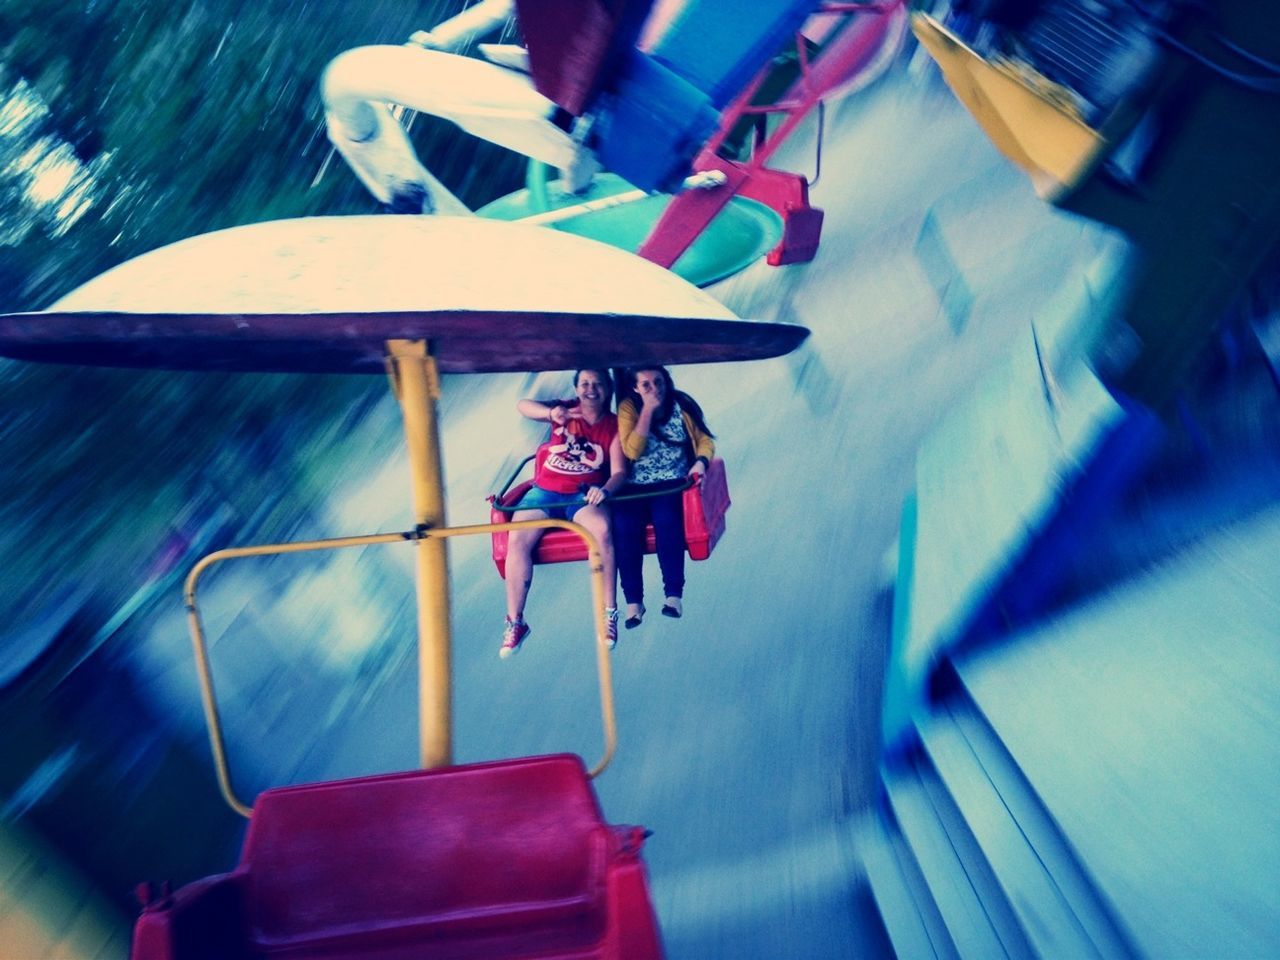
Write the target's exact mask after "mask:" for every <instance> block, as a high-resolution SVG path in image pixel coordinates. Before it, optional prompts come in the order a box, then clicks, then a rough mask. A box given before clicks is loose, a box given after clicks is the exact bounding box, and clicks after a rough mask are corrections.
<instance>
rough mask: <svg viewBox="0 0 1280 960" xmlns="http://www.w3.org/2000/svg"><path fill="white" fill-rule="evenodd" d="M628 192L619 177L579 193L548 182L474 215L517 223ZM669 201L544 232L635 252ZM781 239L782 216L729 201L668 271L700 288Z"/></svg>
mask: <svg viewBox="0 0 1280 960" xmlns="http://www.w3.org/2000/svg"><path fill="white" fill-rule="evenodd" d="M633 189H634V187H632V186H631V184H629V183H627V181H625V180H623V179H622V178H621V177H619V176H616V175H615V174H608V173H606V174H601V175H600V176H598V177H596V178H595V180H594V181H593V182H592V183H591V185H590V186H589V187H588V188H587V189H586V190H585V191H584V192H583V193H580V194H569V193H566V192H565V191H563V190H561V189H560V181H558V180H553V181H551V182H549V183H547V184H546V189H545V191H543V190H541V189H538V188H537V187H535V188H534V189H533V190H532V191H530V190H528V189H526V190H517V191H516V192H514V193H509V194H507V195H506V196H505V197H499V198H498V199H497V200H494V201H493V202H492V203H489V204H486V205H485V206H483V207H481V208H480V209H479V210H477V211H476V214H477V215H478V216H481V217H487V218H489V219H492V220H519V219H521V218H523V217H529V216H534V215H536V214H539V213H545V212H548V211H551V210H560V209H563V208H564V207H571V206H574V205H575V204H580V203H586V202H588V201H591V200H601V199H604V198H606V197H612V196H615V195H616V194H620V193H625V192H627V191H629V190H633ZM544 200H545V204H544ZM670 202H671V196H670V195H669V194H652V195H650V196H648V197H645V198H644V199H642V200H636V201H634V202H632V203H625V204H622V205H620V206H616V207H609V208H607V209H604V210H593V211H590V212H588V213H584V214H582V215H581V216H577V217H573V218H572V219H568V220H562V221H559V222H557V223H552V224H547V227H548V229H555V230H562V231H564V232H566V233H575V234H578V235H579V236H583V237H589V238H590V239H592V240H599V241H601V242H602V243H607V244H609V245H610V246H613V247H618V248H620V249H622V250H628V251H631V252H632V253H634V252H635V251H636V250H638V249H639V248H640V244H641V243H643V242H644V240H645V238H646V237H648V236H649V233H650V231H652V230H653V226H654V224H655V223H657V222H658V218H659V217H660V216H661V215H662V212H663V211H664V210H666V208H667V204H668V203H670ZM781 239H782V218H781V217H779V216H778V215H777V214H776V213H774V211H773V210H771V209H769V208H768V207H766V206H765V205H764V204H762V203H758V202H757V201H755V200H749V199H747V198H746V197H734V198H733V199H732V200H731V201H729V204H728V205H727V206H726V207H725V208H724V210H723V211H721V213H720V215H719V216H717V217H716V218H715V219H714V220H712V221H711V224H710V225H709V226H708V227H707V229H706V230H704V231H703V232H702V234H701V236H699V237H698V239H697V240H695V241H694V242H693V245H692V246H690V247H689V249H688V250H686V251H685V252H684V254H683V255H682V256H681V257H680V259H679V260H677V261H676V263H675V266H674V267H672V271H673V272H674V273H675V274H677V275H678V276H680V277H682V278H683V279H685V280H688V281H689V282H690V283H693V284H697V285H698V286H700V287H704V286H706V285H708V284H711V283H715V282H716V281H717V280H723V279H724V278H725V277H728V276H732V275H733V274H735V273H737V272H738V271H739V270H742V269H743V268H745V267H747V266H748V265H750V264H751V263H752V262H753V261H755V260H757V259H759V258H760V257H762V256H764V255H765V253H767V252H768V251H769V250H771V249H773V247H775V246H777V244H778V242H779V241H780V240H781Z"/></svg>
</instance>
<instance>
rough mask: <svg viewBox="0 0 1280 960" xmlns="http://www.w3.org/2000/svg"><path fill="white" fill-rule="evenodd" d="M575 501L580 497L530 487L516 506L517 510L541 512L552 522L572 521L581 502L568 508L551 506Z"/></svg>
mask: <svg viewBox="0 0 1280 960" xmlns="http://www.w3.org/2000/svg"><path fill="white" fill-rule="evenodd" d="M574 499H577V500H579V501H581V497H577V496H575V495H574V494H572V493H556V492H554V491H552V490H543V489H542V488H541V487H536V486H535V487H530V488H529V489H528V490H527V491H526V492H525V495H524V496H523V497H521V498H520V502H519V503H517V504H516V509H517V510H541V511H542V512H543V513H545V514H546V515H547V516H548V517H550V518H551V519H552V520H572V519H573V515H574V514H575V513H577V512H578V511H579V510H581V509H582V507H583V504H582V503H581V502H578V503H571V504H569V506H567V507H566V506H553V504H563V503H565V502H567V501H570V500H574Z"/></svg>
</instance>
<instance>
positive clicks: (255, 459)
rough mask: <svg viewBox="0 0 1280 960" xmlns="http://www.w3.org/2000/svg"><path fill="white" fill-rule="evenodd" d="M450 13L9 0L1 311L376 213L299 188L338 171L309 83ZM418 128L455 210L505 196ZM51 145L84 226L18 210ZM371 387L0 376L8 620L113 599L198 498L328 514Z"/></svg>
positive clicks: (434, 135)
mask: <svg viewBox="0 0 1280 960" xmlns="http://www.w3.org/2000/svg"><path fill="white" fill-rule="evenodd" d="M461 6H462V3H461V2H459V0H433V2H430V3H424V4H404V3H391V2H387V0H370V2H366V3H359V4H356V3H314V2H306V0H266V2H257V3H241V2H233V0H203V2H193V3H187V4H162V3H141V4H139V3H127V2H122V0H87V2H85V3H78V4H65V3H59V2H54V0H44V2H33V0H0V106H2V105H3V104H4V103H5V102H6V100H7V101H8V102H10V103H11V104H18V105H19V106H22V107H23V109H22V110H19V111H17V112H16V113H15V114H14V116H18V115H20V121H15V122H14V123H11V124H10V125H9V129H6V128H5V126H4V124H3V123H0V309H5V310H33V309H39V308H41V307H43V306H46V305H47V304H49V303H50V302H52V301H53V300H55V299H56V298H57V297H59V296H61V295H62V294H64V293H66V292H67V291H69V290H71V289H73V288H74V287H76V286H78V285H79V284H81V283H83V282H84V281H85V280H87V279H89V278H90V277H92V276H95V275H97V274H99V273H101V272H102V271H104V270H106V269H108V268H110V267H112V266H114V265H115V264H117V263H120V262H122V261H123V260H126V259H129V258H131V257H133V256H136V255H138V254H140V253H143V252H145V251H146V250H150V249H153V248H155V247H158V246H162V245H164V244H167V243H171V242H174V241H176V240H179V239H182V238H185V237H188V236H191V235H194V234H199V233H205V232H208V231H211V230H217V229H221V228H225V227H228V226H234V225H238V224H244V223H252V222H259V221H263V220H271V219H279V218H285V217H298V216H308V215H316V214H324V215H331V214H342V213H370V212H374V211H375V210H376V205H375V203H374V202H373V201H372V200H371V199H370V198H369V197H368V195H367V194H366V193H365V192H364V190H363V188H362V187H360V185H359V184H358V183H357V181H356V179H355V178H354V177H353V176H352V175H351V174H350V173H349V171H348V170H347V169H346V167H345V165H344V164H343V163H342V161H341V159H340V158H336V159H335V160H334V162H332V163H331V164H330V165H329V168H328V170H327V173H326V175H325V176H324V177H323V178H321V179H320V180H319V182H318V183H317V184H315V185H314V186H313V180H315V178H316V173H317V171H318V170H319V169H320V168H321V165H322V164H323V163H324V162H325V158H326V156H327V155H328V154H329V144H328V140H327V138H326V136H325V133H324V129H323V117H322V110H321V105H320V102H319V97H318V92H317V86H318V80H319V77H320V74H321V71H322V70H323V68H324V65H325V64H326V63H327V62H328V61H329V60H330V59H332V58H333V57H334V56H335V55H337V54H338V53H340V52H341V51H343V50H345V49H348V48H350V47H353V46H357V45H360V44H366V43H399V42H402V41H403V40H404V39H405V38H406V37H407V36H408V35H409V34H410V33H411V32H412V31H413V30H415V29H420V28H425V27H429V26H431V25H432V24H434V23H436V22H438V21H439V20H440V19H442V18H444V17H446V16H448V15H450V14H451V13H453V12H454V11H455V10H456V9H457V8H458V7H461ZM19 90H26V91H28V92H27V93H26V94H22V95H21V96H19V95H18V94H17V93H15V91H19ZM31 104H36V105H37V106H39V107H40V109H29V107H30V106H31ZM420 127H421V129H422V130H423V131H425V136H424V137H422V140H423V142H421V143H419V145H418V146H419V150H420V152H421V154H422V156H423V159H424V161H425V162H426V163H427V165H428V166H429V167H431V169H432V170H433V171H434V172H435V173H436V174H437V175H438V176H439V177H440V178H441V179H442V180H443V181H444V182H445V183H446V184H447V185H449V186H450V187H451V188H455V189H457V190H458V192H459V193H460V195H461V196H462V198H463V199H464V200H465V201H467V202H468V203H470V204H472V205H478V204H479V203H481V202H484V201H485V200H487V199H490V198H491V197H492V196H494V195H497V194H499V193H502V192H506V191H507V190H510V189H514V188H515V187H516V186H517V185H518V183H519V181H520V177H521V175H522V171H523V161H522V159H521V158H516V157H514V156H513V155H511V154H508V153H506V152H505V151H502V150H499V149H498V148H495V147H491V146H489V145H486V144H481V143H480V142H478V141H476V140H474V139H473V138H470V137H468V136H466V135H465V134H462V133H461V132H459V131H457V130H456V129H454V128H452V127H446V126H442V125H429V124H421V125H420ZM65 145H70V147H71V148H72V149H74V151H75V155H76V157H78V159H79V161H80V163H81V164H82V165H83V167H84V171H85V172H84V173H83V176H84V177H85V178H87V179H86V182H87V183H88V184H89V187H88V191H89V197H90V199H91V203H90V205H89V206H88V209H87V211H85V212H84V213H83V215H81V216H80V217H79V218H78V219H74V221H71V220H69V219H67V218H59V217H58V216H57V215H56V210H55V208H54V207H53V206H52V205H49V204H46V205H44V206H41V205H39V204H34V203H32V201H31V199H30V197H29V196H28V194H27V193H26V192H25V191H27V189H28V187H29V185H30V181H31V178H30V176H29V175H27V174H24V173H23V172H22V171H23V169H24V166H23V165H24V164H28V165H29V161H30V160H31V157H32V156H33V155H34V154H32V153H31V151H33V150H34V151H36V152H37V153H39V152H41V151H43V152H44V153H49V152H50V151H53V150H58V149H61V150H64V151H65ZM6 237H8V238H9V240H11V241H12V242H6V240H5V239H4V238H6ZM385 392H386V386H385V383H383V382H382V381H381V380H380V379H378V378H355V377H347V378H343V377H332V378H325V379H322V380H319V381H317V380H316V379H314V378H312V379H311V380H308V381H305V382H304V380H303V379H302V378H296V377H262V376H256V377H255V376H230V375H228V376H195V375H176V376H175V375H169V374H159V373H156V374H145V373H144V374H138V373H136V372H135V373H130V372H124V371H111V370H87V369H80V370H67V369H61V368H56V367H40V366H33V365H24V364H17V363H11V362H7V361H0V410H4V411H5V416H4V418H3V419H0V547H2V548H4V549H5V555H6V557H7V558H8V559H7V563H6V572H5V574H4V578H3V580H0V584H2V585H3V586H4V588H5V589H4V590H3V591H0V596H3V597H4V600H2V601H0V618H3V619H2V620H0V622H6V623H11V622H14V618H19V619H20V618H21V617H22V615H23V612H24V611H26V612H27V614H28V615H30V612H31V611H33V610H35V609H38V608H39V601H40V599H41V597H43V596H46V595H47V594H48V593H49V590H50V578H59V577H71V578H76V579H81V580H92V582H98V578H99V577H105V581H104V582H105V583H106V584H107V587H106V588H107V589H108V590H109V591H110V592H112V593H113V594H116V595H127V593H128V592H129V590H130V589H131V584H132V583H134V582H136V578H137V574H138V571H139V569H140V567H141V566H143V565H144V564H145V560H146V556H147V554H148V553H149V552H151V551H153V550H154V548H155V545H156V543H157V542H158V541H159V540H160V539H162V538H163V536H164V534H165V532H166V530H168V529H169V527H170V525H171V522H172V519H171V518H172V517H173V516H174V514H175V513H177V512H179V511H181V510H182V509H183V508H184V506H185V505H187V504H189V503H191V502H193V500H194V501H199V502H202V503H208V502H210V501H217V502H219V503H221V504H225V505H228V506H229V507H230V508H231V509H232V511H233V512H234V513H235V514H236V515H237V516H240V517H247V516H249V515H251V514H255V515H257V516H258V519H259V521H261V519H262V518H261V511H260V510H257V509H256V508H257V507H258V506H260V505H261V504H262V503H264V502H270V501H271V499H272V498H273V497H276V496H278V495H279V493H280V491H281V490H282V489H284V490H288V491H290V493H291V499H293V500H295V501H300V502H304V503H305V502H306V499H307V496H308V495H309V494H308V484H310V485H311V488H312V489H311V491H310V492H311V493H312V494H314V495H316V496H319V491H318V488H317V487H316V483H318V482H319V481H321V480H322V479H323V478H321V477H319V476H318V472H317V471H316V470H315V469H313V467H312V464H313V462H314V461H315V460H316V458H318V457H320V458H322V457H323V456H324V454H325V453H326V452H329V453H331V452H332V450H333V447H334V444H335V443H336V442H337V441H338V440H339V439H340V435H341V433H342V431H341V430H339V429H335V424H338V423H340V422H341V421H340V419H339V418H341V417H343V416H345V415H347V414H349V412H350V411H352V410H353V409H354V410H360V409H367V407H368V404H369V403H370V402H371V398H373V397H376V396H381V395H383V394H384V393H385ZM313 481H315V482H313Z"/></svg>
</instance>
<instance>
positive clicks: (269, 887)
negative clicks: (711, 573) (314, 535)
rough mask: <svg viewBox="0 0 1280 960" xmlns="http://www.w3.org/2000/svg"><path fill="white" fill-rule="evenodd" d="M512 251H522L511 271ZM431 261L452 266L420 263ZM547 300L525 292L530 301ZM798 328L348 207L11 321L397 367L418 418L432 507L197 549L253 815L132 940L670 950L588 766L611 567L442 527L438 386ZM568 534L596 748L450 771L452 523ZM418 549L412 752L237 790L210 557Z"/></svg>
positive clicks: (606, 695)
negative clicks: (339, 775) (407, 768)
mask: <svg viewBox="0 0 1280 960" xmlns="http://www.w3.org/2000/svg"><path fill="white" fill-rule="evenodd" d="M495 258H497V259H498V260H499V261H502V262H506V263H509V264H512V265H513V266H512V269H510V270H507V271H503V272H500V273H495V272H494V271H493V270H492V269H490V265H491V264H492V263H493V262H495ZM424 262H426V263H430V264H432V265H433V267H434V268H435V270H436V276H435V277H434V279H435V281H436V282H434V283H432V284H428V285H426V286H422V285H413V284H408V283H406V281H405V280H404V279H403V278H405V277H408V276H416V275H417V274H416V272H415V271H414V270H413V269H411V267H412V266H413V265H415V264H421V263H424ZM531 307H533V309H530V308H531ZM807 334H808V331H807V330H806V329H804V328H803V327H800V326H795V325H789V324H779V323H756V322H745V321H740V320H736V319H732V315H731V314H729V313H728V311H726V310H725V309H724V308H723V307H721V306H720V305H719V304H718V303H717V302H716V301H715V300H713V299H711V298H710V297H708V296H706V295H705V294H702V293H701V292H700V291H698V290H697V289H696V288H695V287H692V286H690V285H688V284H687V283H685V282H684V281H683V280H681V279H679V278H678V277H676V276H675V275H673V274H671V273H669V272H667V271H664V270H662V269H660V268H658V267H656V266H654V265H652V264H649V263H646V262H644V261H642V260H640V259H639V258H636V257H633V256H631V255H629V254H626V253H623V252H621V251H618V250H615V249H613V248H610V247H607V246H605V245H602V244H598V243H595V242H593V241H590V240H586V239H583V238H580V237H574V236H571V235H568V234H547V233H545V232H544V231H540V230H538V229H537V228H531V227H521V226H518V225H513V224H506V223H500V222H494V221H485V220H479V219H464V220H455V219H453V218H444V217H430V218H407V217H335V218H313V219H304V220H286V221H277V222H270V223H261V224H254V225H250V226H244V227H236V228H232V229H229V230H223V231H219V232H216V233H212V234H206V235H203V236H198V237H194V238H191V239H188V240H185V241H181V242H179V243H175V244H172V245H170V246H168V247H164V248H161V249H159V250H155V251H152V252H151V253H149V254H145V255H143V256H141V257H138V258H136V259H134V260H131V261H129V262H127V263H125V264H123V265H121V266H119V267H117V268H115V269H113V270H111V271H108V272H107V273H105V274H103V275H102V276H100V277H98V278H96V279H94V280H91V281H90V282H89V283H87V284H85V285H84V286H82V287H80V288H79V289H77V290H76V291H73V292H72V293H71V294H69V295H67V296H66V297H64V298H62V299H61V300H59V301H58V302H57V303H55V304H53V305H52V306H51V307H50V308H49V309H48V310H46V311H42V312H38V313H20V314H8V315H5V316H0V355H4V356H8V357H11V358H15V359H23V360H33V361H43V362H54V363H66V364H73V365H74V364H79V365H101V366H113V367H135V368H146V369H162V370H163V369H168V370H195V371H200V370H204V371H260V372H303V373H365V374H368V373H374V374H382V373H386V372H389V373H390V375H391V381H392V385H393V389H394V392H395V394H396V397H397V399H398V400H399V402H400V406H401V409H402V411H403V415H404V427H405V437H406V442H407V447H408V455H409V464H410V468H411V475H412V491H413V513H414V521H415V525H414V527H413V528H412V529H410V530H405V531H401V532H393V533H377V534H371V535H367V536H358V537H344V538H337V539H332V540H319V541H308V542H299V543H286V544H277V545H270V546H259V547H245V548H233V549H226V550H221V551H218V552H216V553H214V554H211V555H209V556H207V557H205V558H204V559H203V560H201V561H200V562H199V563H198V564H197V565H196V566H195V567H194V568H193V570H192V572H191V574H190V575H189V576H188V578H187V582H186V587H185V599H186V604H187V609H188V614H189V622H190V626H191V631H192V640H193V645H194V648H195V653H196V664H197V670H198V672H199V675H200V679H201V689H202V694H203V698H204V707H205V715H206V720H207V723H208V728H209V736H210V744H211V747H212V750H213V754H214V760H215V766H216V768H217V773H218V781H219V785H220V787H221V790H222V792H223V794H224V797H225V798H226V800H227V801H228V803H229V804H230V805H231V806H232V807H233V808H234V809H235V810H236V811H237V812H239V813H241V814H243V815H245V816H247V817H249V818H250V823H249V830H248V833H247V836H246V839H245V844H244V848H243V851H242V855H241V859H240V862H239V864H238V865H237V866H236V868H235V869H234V870H232V871H231V872H230V873H226V874H222V875H219V876H214V877H210V878H208V879H205V880H201V881H197V882H195V883H191V884H188V885H187V886H185V887H183V888H180V889H179V890H177V891H173V892H170V891H169V890H168V889H167V888H158V889H148V896H147V903H146V905H145V907H144V909H143V912H142V915H141V916H140V918H139V920H138V923H137V926H136V929H135V936H134V943H133V952H132V955H133V957H134V958H135V960H161V958H206V957H208V958H214V957H217V958H222V960H228V958H246V960H247V958H255V957H271V956H304V955H305V956H324V957H332V958H342V957H352V958H354V957H367V956H379V957H410V956H420V955H421V954H422V950H423V949H424V948H428V947H429V949H430V951H431V955H432V956H437V957H459V958H461V957H480V956H484V957H528V956H538V957H616V956H627V957H656V956H660V955H661V942H660V938H659V934H658V930H657V922H656V918H655V916H654V913H653V909H652V906H651V904H650V901H649V896H648V889H647V881H646V879H645V874H644V868H643V864H642V862H641V861H640V855H639V851H640V846H641V843H642V841H643V837H644V832H643V830H641V829H640V828H638V827H628V826H610V825H608V824H607V823H605V821H604V820H603V819H602V816H601V812H600V808H599V805H598V802H597V801H596V799H595V795H594V791H593V790H592V788H591V786H590V780H589V778H590V776H594V775H595V774H598V773H599V772H601V771H602V770H603V769H604V767H605V765H606V764H607V763H608V762H609V760H610V758H611V756H612V754H613V752H614V748H615V742H616V733H615V727H614V720H613V705H612V692H611V686H610V670H609V654H608V651H607V647H606V642H605V638H604V624H603V621H602V616H603V614H602V613H601V611H602V608H603V603H602V599H603V591H604V582H603V577H602V574H601V570H602V563H601V558H600V555H599V551H598V547H597V545H596V544H595V543H594V541H593V540H592V538H591V536H590V534H589V533H587V531H586V530H585V529H584V528H582V527H580V526H579V525H577V524H574V523H572V522H569V521H560V520H534V521H521V522H517V523H499V524H479V525H472V526H461V527H450V526H448V525H447V524H446V522H445V517H444V499H443V482H442V464H441V461H440V444H439V428H438V425H437V419H436V403H437V399H438V396H439V391H440V379H439V375H440V374H442V373H455V374H458V373H478V372H502V371H532V370H561V369H569V368H574V367H583V366H611V365H621V364H644V363H702V362H713V361H737V360H750V359H759V358H766V357H773V356H779V355H782V354H785V353H787V352H789V351H791V350H793V349H795V348H796V347H797V346H798V345H799V344H800V343H801V342H802V341H803V340H804V338H805V337H806V336H807ZM523 528H558V530H559V531H566V532H570V533H572V534H574V535H576V536H578V537H580V538H582V539H583V541H584V542H585V543H586V547H587V552H588V555H589V559H590V561H591V562H590V568H591V577H592V591H593V599H592V604H593V609H594V611H595V627H596V634H597V636H596V638H595V639H596V643H595V645H596V654H597V667H598V671H599V677H600V684H601V711H602V719H603V725H604V740H605V746H604V756H603V758H602V759H601V760H600V761H599V762H598V763H597V764H596V765H595V766H594V767H593V768H592V769H591V770H590V772H588V770H587V769H586V767H585V765H584V764H583V762H582V760H581V759H580V758H578V757H577V756H574V755H570V754H560V755H553V756H546V757H533V758H521V759H516V760H503V761H495V762H489V763H479V764H467V765H461V766H455V765H453V744H452V688H451V642H450V627H449V575H448V561H447V554H446V549H445V541H446V540H447V539H448V538H450V537H454V536H465V535H483V534H491V533H495V532H503V531H509V530H514V529H523ZM392 543H409V544H412V545H413V547H414V549H415V553H416V557H417V565H416V567H417V569H416V576H415V581H416V593H417V597H418V628H419V639H418V650H419V691H420V716H419V734H420V759H421V765H422V767H423V768H424V769H423V770H420V771H413V772H406V773H391V774H386V775H381V776H373V777H364V778H359V779H355V780H347V781H338V782H331V783H320V784H306V785H301V786H291V787H283V788H278V789H271V790H267V791H265V792H263V793H262V794H260V795H259V796H258V797H257V798H256V800H255V801H254V802H253V803H252V805H250V804H248V803H246V802H244V801H243V800H241V799H240V798H239V797H238V796H237V794H236V791H235V787H234V783H233V779H232V775H231V770H230V766H229V762H228V757H227V751H226V747H225V744H224V740H223V736H222V729H221V720H220V717H219V712H218V706H217V700H216V697H215V694H214V683H213V677H212V671H211V666H210V661H209V656H208V653H207V650H206V647H205V641H204V635H203V629H202V625H201V620H200V613H199V607H198V602H197V587H198V582H199V579H200V576H201V575H202V573H203V572H204V571H205V570H207V569H208V568H209V567H210V566H211V565H213V564H216V563H220V562H225V561H228V560H231V559H236V558H240V557H246V556H264V555H272V554H282V553H294V552H302V551H319V550H332V549H341V548H346V547H353V546H355V547H363V546H371V545H375V544H392Z"/></svg>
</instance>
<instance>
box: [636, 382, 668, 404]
mask: <svg viewBox="0 0 1280 960" xmlns="http://www.w3.org/2000/svg"><path fill="white" fill-rule="evenodd" d="M638 386H639V390H640V403H641V404H643V406H644V409H645V410H648V411H651V412H652V411H654V410H657V409H658V407H659V406H661V405H662V397H661V396H659V394H658V388H657V387H656V386H654V384H653V383H652V381H648V380H643V381H641V382H640V384H639V385H638Z"/></svg>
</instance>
